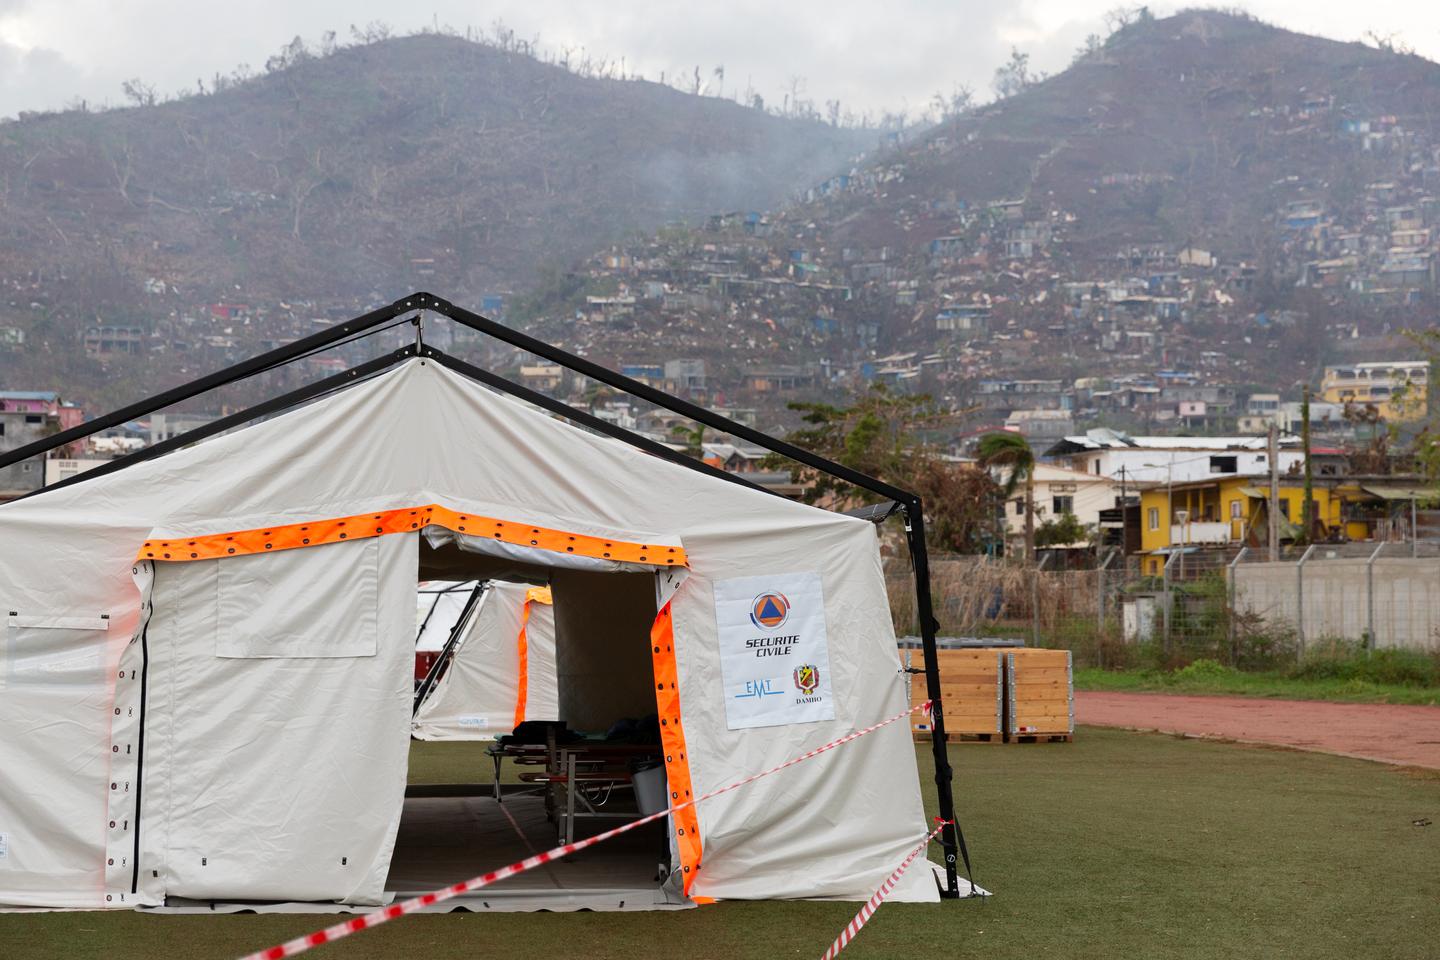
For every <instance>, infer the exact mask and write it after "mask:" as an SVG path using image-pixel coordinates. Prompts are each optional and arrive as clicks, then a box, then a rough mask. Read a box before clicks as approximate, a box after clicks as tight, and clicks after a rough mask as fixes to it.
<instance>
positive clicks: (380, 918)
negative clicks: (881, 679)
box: [240, 700, 931, 960]
mask: <svg viewBox="0 0 1440 960" xmlns="http://www.w3.org/2000/svg"><path fill="white" fill-rule="evenodd" d="M930 702H931V701H929V700H926V701H925V702H924V703H922V704H920V705H919V706H915V707H911V708H910V709H909V710H905V711H903V712H901V713H897V714H895V716H893V717H889V718H887V719H885V720H881V721H880V722H879V723H877V724H874V725H872V726H869V727H866V728H865V729H863V730H856V731H855V732H854V733H847V734H846V735H845V736H843V737H840V738H838V739H836V740H831V741H830V742H829V743H827V744H825V745H824V746H820V747H816V748H815V749H814V750H811V751H809V752H808V753H803V754H801V755H800V756H798V757H795V758H793V759H791V760H786V761H785V762H784V763H782V764H780V765H779V766H777V767H771V768H770V769H769V770H765V771H763V772H761V773H757V774H754V775H752V776H749V777H746V778H745V779H744V780H737V781H735V782H734V783H732V784H730V785H729V786H727V787H720V788H719V789H717V790H711V791H710V792H709V793H705V794H701V795H700V796H698V797H693V798H691V799H689V800H686V801H684V802H682V803H677V804H675V805H674V806H672V807H667V808H666V809H664V810H661V811H660V812H659V813H652V814H650V815H649V816H645V817H641V818H640V819H638V820H631V821H630V822H629V823H625V824H621V825H620V826H618V827H615V828H614V829H613V830H606V831H605V832H604V833H597V834H596V835H595V836H593V837H586V838H585V839H584V840H577V841H575V842H574V843H567V844H564V845H562V846H559V847H554V848H553V849H550V850H546V851H545V852H544V853H539V854H536V855H535V856H533V857H526V858H525V859H524V860H520V861H518V862H516V863H512V864H510V865H509V866H508V867H501V868H500V869H499V870H492V871H491V872H489V873H486V874H482V875H480V876H478V877H472V878H470V879H469V880H464V881H462V882H460V883H456V884H452V885H450V886H448V887H445V888H444V889H442V890H435V891H433V892H431V893H427V894H424V895H422V896H419V897H411V898H410V899H409V900H402V901H400V902H399V903H392V904H390V905H389V906H388V907H384V908H382V909H380V910H375V911H372V912H370V913H365V914H361V915H360V916H358V917H352V918H351V919H349V920H346V921H345V922H344V923H337V924H335V925H334V926H330V927H326V928H325V929H323V930H316V931H315V932H314V933H310V934H306V935H305V936H303V937H296V938H295V939H294V940H287V941H285V942H284V943H282V944H279V945H278V946H274V947H270V948H268V949H265V950H260V951H257V952H255V953H250V954H246V955H245V956H244V957H242V958H240V960H281V958H283V957H293V956H296V955H298V954H301V953H304V952H305V951H307V950H309V949H311V948H312V947H318V946H321V945H322V944H326V943H331V942H333V941H335V940H339V939H342V938H344V937H348V936H350V934H352V933H359V932H360V931H361V930H368V929H370V928H371V927H378V926H380V924H382V923H386V922H388V921H390V920H394V919H395V918H396V917H401V916H404V915H405V914H407V913H414V912H415V911H417V910H421V909H423V908H425V907H428V906H430V905H431V904H435V903H440V902H442V901H445V900H449V899H451V898H453V897H458V896H460V895H461V894H462V893H469V892H471V891H472V890H479V889H481V888H482V887H488V886H490V885H491V884H492V883H498V882H499V881H501V880H505V879H508V878H510V877H513V876H515V875H516V874H519V873H524V872H525V871H527V870H533V869H535V868H536V867H538V866H541V865H543V864H546V863H549V862H550V861H552V860H559V859H560V858H561V857H568V856H569V855H570V854H572V853H575V852H577V851H579V850H584V849H585V848H586V847H593V846H594V845H595V844H597V843H601V842H603V841H605V840H609V839H610V838H611V837H618V836H620V834H622V833H628V832H629V831H631V830H634V829H636V828H637V827H643V826H644V825H645V824H647V823H653V822H655V821H656V820H659V819H661V818H662V817H667V816H669V815H670V814H672V813H674V812H676V811H677V810H684V809H685V808H686V807H690V806H694V805H695V804H697V803H699V802H700V801H702V800H709V799H711V798H712V797H718V796H720V794H722V793H729V792H730V791H731V790H738V789H739V788H740V787H743V786H746V785H748V784H751V783H754V782H755V781H756V780H759V779H761V778H762V777H768V776H770V775H771V774H772V773H779V772H780V771H781V770H785V769H788V768H790V767H793V766H795V765H796V764H797V763H803V762H804V761H806V760H809V759H810V758H811V757H816V756H819V755H820V754H822V753H825V752H827V751H829V750H834V749H835V748H836V747H839V746H843V745H845V744H847V743H849V742H850V741H852V740H858V739H860V738H861V737H863V736H865V735H866V734H868V733H874V732H875V731H876V730H879V729H880V728H881V727H884V726H888V725H889V724H892V723H894V722H895V721H897V720H903V719H905V718H906V717H908V716H910V714H912V713H914V712H916V711H917V710H923V711H925V712H926V713H929V712H930ZM910 859H912V860H913V859H914V855H912V856H911V858H910ZM908 865H909V860H907V861H906V866H908ZM887 893H888V891H887Z"/></svg>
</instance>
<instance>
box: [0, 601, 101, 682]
mask: <svg viewBox="0 0 1440 960" xmlns="http://www.w3.org/2000/svg"><path fill="white" fill-rule="evenodd" d="M109 628H110V619H109V617H104V616H96V617H76V616H62V615H57V614H21V613H13V612H12V613H11V614H10V616H9V617H7V618H6V625H5V632H4V635H3V636H0V689H5V688H6V687H9V686H29V687H43V688H52V689H55V688H62V687H68V686H74V685H82V686H87V685H92V684H97V683H99V682H100V680H101V674H102V672H103V666H104V659H103V657H104V652H105V648H104V645H103V640H104V636H103V634H104V631H106V630H108V629H109Z"/></svg>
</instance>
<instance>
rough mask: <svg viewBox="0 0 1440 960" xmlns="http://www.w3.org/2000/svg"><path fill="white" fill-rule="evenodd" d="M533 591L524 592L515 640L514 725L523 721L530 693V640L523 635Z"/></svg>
mask: <svg viewBox="0 0 1440 960" xmlns="http://www.w3.org/2000/svg"><path fill="white" fill-rule="evenodd" d="M533 592H534V591H533V590H532V591H530V592H527V593H526V594H525V606H524V609H523V611H522V612H521V614H520V636H519V637H517V638H516V640H515V648H516V653H517V654H518V655H519V658H520V670H519V673H518V674H517V678H516V681H515V726H516V727H518V726H520V724H522V723H524V722H525V699H526V698H527V697H528V696H529V695H530V641H529V639H528V638H527V637H526V636H525V630H526V628H527V627H529V625H530V593H533ZM512 729H513V728H512Z"/></svg>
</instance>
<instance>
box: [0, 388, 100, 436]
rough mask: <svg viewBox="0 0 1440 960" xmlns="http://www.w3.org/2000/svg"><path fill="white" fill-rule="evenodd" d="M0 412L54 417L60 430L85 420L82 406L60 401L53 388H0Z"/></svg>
mask: <svg viewBox="0 0 1440 960" xmlns="http://www.w3.org/2000/svg"><path fill="white" fill-rule="evenodd" d="M0 412H8V413H29V414H40V415H41V416H51V417H55V418H56V419H57V420H59V422H60V429H61V430H69V429H70V428H71V427H78V426H79V425H80V424H81V423H82V422H83V421H84V420H85V410H84V408H82V407H77V406H75V405H74V404H71V403H64V402H62V401H61V399H60V394H58V393H56V392H54V391H53V390H0Z"/></svg>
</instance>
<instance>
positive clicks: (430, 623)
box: [415, 580, 478, 653]
mask: <svg viewBox="0 0 1440 960" xmlns="http://www.w3.org/2000/svg"><path fill="white" fill-rule="evenodd" d="M477 586H478V585H477V584H476V583H475V581H473V580H463V581H460V582H458V583H456V582H454V581H451V580H427V581H426V582H424V583H422V584H420V588H419V589H418V590H416V591H415V652H416V653H439V652H440V651H441V650H444V649H445V643H446V641H448V640H449V639H450V631H452V630H454V629H455V624H456V623H457V622H458V621H459V619H460V616H461V615H462V614H463V613H464V612H465V608H466V605H467V604H468V603H469V600H470V595H471V594H472V593H474V592H475V590H476V589H477Z"/></svg>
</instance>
